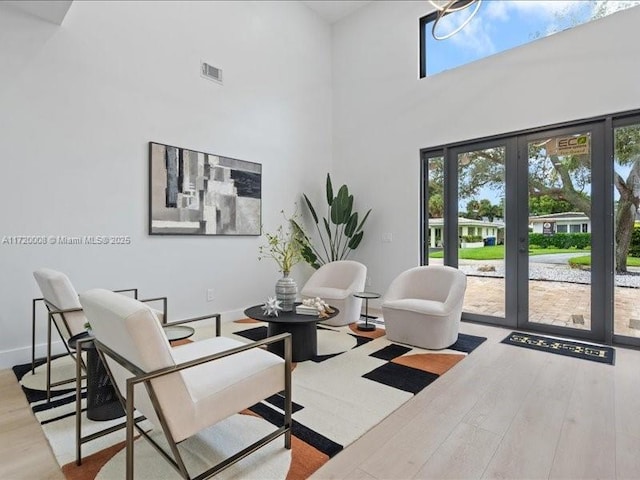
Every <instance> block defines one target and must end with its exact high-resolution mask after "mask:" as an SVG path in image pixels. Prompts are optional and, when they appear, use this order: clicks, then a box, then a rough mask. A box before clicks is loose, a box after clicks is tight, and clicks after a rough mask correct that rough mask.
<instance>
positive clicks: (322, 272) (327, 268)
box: [300, 260, 367, 327]
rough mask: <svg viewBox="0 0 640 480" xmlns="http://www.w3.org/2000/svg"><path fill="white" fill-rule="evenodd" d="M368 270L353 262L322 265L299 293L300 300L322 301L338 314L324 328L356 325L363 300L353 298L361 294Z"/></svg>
mask: <svg viewBox="0 0 640 480" xmlns="http://www.w3.org/2000/svg"><path fill="white" fill-rule="evenodd" d="M366 280H367V267H366V266H364V265H363V264H362V263H360V262H354V261H353V260H338V261H335V262H330V263H326V264H324V265H322V266H321V267H320V268H319V269H318V270H316V271H315V272H313V275H311V277H310V278H309V280H307V283H306V284H305V285H304V287H302V290H300V295H301V296H302V298H315V297H322V298H323V299H324V300H325V301H326V302H327V303H330V304H331V305H333V306H334V307H336V308H337V309H338V310H340V314H339V315H337V316H335V317H333V318H332V319H331V320H329V321H326V322H324V324H325V325H331V326H334V327H336V326H341V325H348V324H350V323H355V322H357V321H358V319H359V318H360V311H361V310H362V299H361V298H356V297H354V296H353V294H354V293H355V292H361V291H363V290H364V287H365V283H366Z"/></svg>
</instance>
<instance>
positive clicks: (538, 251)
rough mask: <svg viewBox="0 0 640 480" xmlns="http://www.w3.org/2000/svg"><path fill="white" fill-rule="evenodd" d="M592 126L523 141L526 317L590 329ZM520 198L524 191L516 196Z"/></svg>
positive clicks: (538, 321) (522, 241)
mask: <svg viewBox="0 0 640 480" xmlns="http://www.w3.org/2000/svg"><path fill="white" fill-rule="evenodd" d="M591 137H592V136H591V132H590V131H583V132H578V133H569V134H566V135H557V136H551V137H548V138H539V139H536V140H534V141H528V142H527V151H528V169H527V177H528V182H527V186H528V188H527V194H528V202H527V203H528V238H522V236H521V238H520V240H521V245H520V250H519V251H520V254H521V255H524V256H526V267H527V268H526V270H527V278H526V280H527V290H528V291H527V298H528V318H527V319H526V322H525V323H529V324H545V325H553V326H556V327H564V328H570V329H577V330H585V331H591V328H592V325H591V283H592V282H591V280H592V273H591V250H592V236H591V233H592V227H593V224H592V221H591V218H592V214H591V210H592V185H591V159H592V150H591V146H592V138H591ZM520 198H522V196H521V197H520Z"/></svg>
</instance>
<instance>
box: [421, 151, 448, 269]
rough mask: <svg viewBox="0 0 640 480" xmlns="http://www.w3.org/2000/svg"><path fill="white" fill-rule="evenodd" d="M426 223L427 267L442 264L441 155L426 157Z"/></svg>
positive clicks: (442, 190) (443, 198)
mask: <svg viewBox="0 0 640 480" xmlns="http://www.w3.org/2000/svg"><path fill="white" fill-rule="evenodd" d="M425 165H426V168H427V173H426V175H427V179H426V181H427V196H426V202H427V205H426V206H425V209H426V211H427V223H428V228H427V230H426V232H425V239H424V249H425V252H424V256H425V263H426V264H428V265H443V264H444V232H445V226H446V221H445V215H444V204H445V193H444V157H443V156H442V155H439V156H433V157H427V158H426V159H425Z"/></svg>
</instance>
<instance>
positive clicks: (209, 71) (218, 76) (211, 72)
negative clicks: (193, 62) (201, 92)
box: [200, 62, 222, 84]
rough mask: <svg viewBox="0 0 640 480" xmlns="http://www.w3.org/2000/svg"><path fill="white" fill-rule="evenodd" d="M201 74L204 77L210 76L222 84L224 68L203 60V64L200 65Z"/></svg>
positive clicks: (210, 78)
mask: <svg viewBox="0 0 640 480" xmlns="http://www.w3.org/2000/svg"><path fill="white" fill-rule="evenodd" d="M200 75H202V76H203V77H204V78H208V79H209V80H213V81H214V82H218V83H220V84H222V69H220V68H217V67H214V66H213V65H209V64H208V63H205V62H202V65H201V66H200Z"/></svg>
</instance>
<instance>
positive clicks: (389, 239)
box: [382, 232, 393, 243]
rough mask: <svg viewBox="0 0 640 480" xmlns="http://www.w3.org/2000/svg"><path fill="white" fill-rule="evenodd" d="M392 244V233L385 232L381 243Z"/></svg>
mask: <svg viewBox="0 0 640 480" xmlns="http://www.w3.org/2000/svg"><path fill="white" fill-rule="evenodd" d="M391 242H393V233H390V232H385V233H383V234H382V243H391Z"/></svg>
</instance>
